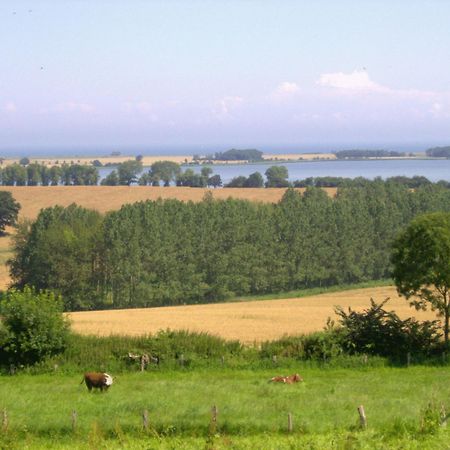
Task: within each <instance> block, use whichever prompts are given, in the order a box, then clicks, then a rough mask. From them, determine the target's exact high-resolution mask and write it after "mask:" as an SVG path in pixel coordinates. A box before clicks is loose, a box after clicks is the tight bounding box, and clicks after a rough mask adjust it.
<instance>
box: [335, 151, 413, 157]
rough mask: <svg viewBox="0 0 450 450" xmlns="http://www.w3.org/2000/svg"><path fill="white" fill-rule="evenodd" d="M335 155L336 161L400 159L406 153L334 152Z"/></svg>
mask: <svg viewBox="0 0 450 450" xmlns="http://www.w3.org/2000/svg"><path fill="white" fill-rule="evenodd" d="M335 155H336V158H337V159H354V158H401V157H404V156H406V153H404V152H396V151H393V150H340V151H338V152H335Z"/></svg>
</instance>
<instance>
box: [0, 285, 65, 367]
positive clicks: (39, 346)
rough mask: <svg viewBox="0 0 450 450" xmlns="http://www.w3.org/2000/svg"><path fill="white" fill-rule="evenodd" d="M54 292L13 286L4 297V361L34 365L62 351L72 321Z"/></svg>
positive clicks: (0, 356)
mask: <svg viewBox="0 0 450 450" xmlns="http://www.w3.org/2000/svg"><path fill="white" fill-rule="evenodd" d="M62 310H63V303H62V300H61V299H60V298H59V297H55V295H54V294H52V293H50V292H39V293H38V292H35V291H34V290H33V289H31V288H28V287H27V288H25V289H24V290H23V291H18V290H10V291H8V292H7V293H6V294H5V295H4V296H3V298H2V299H1V301H0V315H1V318H2V319H1V323H0V344H1V347H0V364H20V365H22V364H23V365H31V364H35V363H38V362H40V361H42V360H43V359H45V358H46V357H48V356H51V355H55V354H58V353H60V352H62V351H63V350H64V349H65V347H66V344H67V338H68V333H69V324H68V322H67V320H66V319H65V318H64V317H63V315H62Z"/></svg>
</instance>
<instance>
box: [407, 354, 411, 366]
mask: <svg viewBox="0 0 450 450" xmlns="http://www.w3.org/2000/svg"><path fill="white" fill-rule="evenodd" d="M410 365H411V353H409V352H408V353H407V354H406V367H409V366H410Z"/></svg>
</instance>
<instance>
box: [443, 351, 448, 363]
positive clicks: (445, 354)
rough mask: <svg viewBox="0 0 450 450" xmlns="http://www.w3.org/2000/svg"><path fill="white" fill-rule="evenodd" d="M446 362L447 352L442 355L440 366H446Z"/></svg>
mask: <svg viewBox="0 0 450 450" xmlns="http://www.w3.org/2000/svg"><path fill="white" fill-rule="evenodd" d="M446 362H447V352H443V353H442V364H446Z"/></svg>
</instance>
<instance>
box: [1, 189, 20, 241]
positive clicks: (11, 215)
mask: <svg viewBox="0 0 450 450" xmlns="http://www.w3.org/2000/svg"><path fill="white" fill-rule="evenodd" d="M19 210H20V204H19V203H17V202H16V201H15V200H14V198H13V196H12V194H11V192H7V191H0V236H1V235H3V234H4V233H5V227H6V226H15V225H16V223H17V216H18V215H19Z"/></svg>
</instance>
